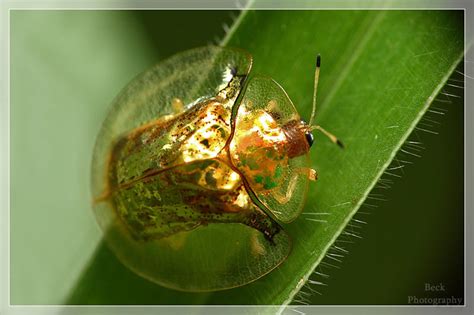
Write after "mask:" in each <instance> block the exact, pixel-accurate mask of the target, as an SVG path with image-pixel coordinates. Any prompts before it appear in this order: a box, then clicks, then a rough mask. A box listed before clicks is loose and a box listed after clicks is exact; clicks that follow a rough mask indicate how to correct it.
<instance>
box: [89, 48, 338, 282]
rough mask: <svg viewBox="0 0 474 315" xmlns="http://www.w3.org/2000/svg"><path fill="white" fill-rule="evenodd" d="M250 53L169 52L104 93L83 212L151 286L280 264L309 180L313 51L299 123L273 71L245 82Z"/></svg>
mask: <svg viewBox="0 0 474 315" xmlns="http://www.w3.org/2000/svg"><path fill="white" fill-rule="evenodd" d="M251 65H252V57H251V55H250V54H249V53H247V52H245V51H243V50H239V49H230V48H222V47H214V46H208V47H202V48H196V49H192V50H189V51H185V52H182V53H179V54H177V55H174V56H172V57H170V58H168V59H166V60H165V61H163V62H161V63H159V64H158V65H156V66H154V67H152V68H151V69H149V70H147V71H145V72H144V73H143V74H141V75H139V76H138V77H136V78H135V79H134V80H132V82H130V83H129V84H128V85H127V86H126V87H125V88H124V89H123V90H122V92H121V93H120V94H119V95H118V96H117V97H116V99H115V100H114V101H113V104H112V109H111V111H110V112H109V114H108V116H107V118H106V119H105V121H104V123H103V125H102V129H101V131H100V132H99V135H98V137H97V141H96V145H95V149H94V154H93V163H92V193H93V197H94V202H93V204H94V212H95V214H96V218H97V220H98V222H99V225H100V226H101V228H102V229H103V230H104V232H105V238H106V240H107V243H108V244H109V246H110V247H111V248H112V250H113V251H114V252H115V254H116V255H117V257H118V258H119V260H120V261H122V263H124V264H125V265H126V266H127V267H129V268H130V269H132V270H133V271H135V272H136V273H137V274H139V275H141V276H143V277H144V278H146V279H148V280H150V281H153V282H155V283H157V284H160V285H162V286H165V287H168V288H173V289H177V290H183V291H215V290H223V289H229V288H233V287H238V286H242V285H245V284H247V283H250V282H252V281H254V280H256V279H258V278H260V277H262V276H263V275H265V274H267V273H269V272H270V271H271V270H273V269H274V268H276V267H277V266H278V265H280V264H281V263H282V262H283V261H284V260H285V259H286V257H287V256H288V254H289V252H290V249H291V240H290V237H289V236H288V234H287V233H286V232H285V231H284V230H283V228H282V225H281V224H282V223H289V222H291V221H293V220H294V219H295V218H297V217H298V215H299V214H300V212H301V211H302V208H303V206H304V202H305V198H306V194H307V191H308V183H309V181H311V180H315V179H316V172H315V170H313V169H312V168H310V167H309V165H310V164H309V154H308V152H309V150H310V148H311V146H312V144H313V135H312V130H315V129H317V130H320V131H322V132H323V133H324V134H325V135H327V136H328V137H329V139H330V140H331V141H333V142H335V143H337V144H339V145H341V146H342V144H341V143H340V141H339V140H337V138H336V137H335V136H333V135H332V134H330V133H328V132H327V131H325V130H324V129H322V128H321V127H319V126H314V125H313V120H314V114H315V107H316V91H317V84H318V81H319V80H318V78H319V71H320V70H319V69H320V57H319V55H318V57H317V62H316V71H315V89H314V95H313V109H312V115H311V118H310V120H309V123H306V122H305V121H304V120H302V119H301V117H300V116H299V114H298V112H297V110H296V108H295V107H294V105H293V104H292V102H291V100H290V99H289V97H288V95H287V94H286V92H285V91H284V90H283V88H282V87H281V86H280V85H279V84H278V83H276V82H275V81H274V80H273V79H271V78H268V77H265V76H259V75H256V76H254V77H252V78H251V79H248V76H249V73H250V69H251Z"/></svg>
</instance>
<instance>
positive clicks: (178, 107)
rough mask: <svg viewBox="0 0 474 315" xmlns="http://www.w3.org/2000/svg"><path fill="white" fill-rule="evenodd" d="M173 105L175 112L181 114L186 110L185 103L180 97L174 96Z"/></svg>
mask: <svg viewBox="0 0 474 315" xmlns="http://www.w3.org/2000/svg"><path fill="white" fill-rule="evenodd" d="M171 107H172V108H173V111H174V112H175V114H179V113H181V112H183V111H184V103H183V101H182V100H181V99H179V98H173V100H172V101H171Z"/></svg>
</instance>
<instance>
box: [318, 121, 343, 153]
mask: <svg viewBox="0 0 474 315" xmlns="http://www.w3.org/2000/svg"><path fill="white" fill-rule="evenodd" d="M310 130H319V131H321V132H322V133H323V134H324V135H325V136H326V137H328V138H329V140H331V142H332V143H334V144H337V145H338V146H339V147H340V148H341V149H344V144H343V143H342V142H341V140H339V139H338V138H337V137H336V136H335V135H333V134H332V133H330V132H329V131H327V130H326V129H324V128H323V127H321V126H319V125H316V126H311V127H310Z"/></svg>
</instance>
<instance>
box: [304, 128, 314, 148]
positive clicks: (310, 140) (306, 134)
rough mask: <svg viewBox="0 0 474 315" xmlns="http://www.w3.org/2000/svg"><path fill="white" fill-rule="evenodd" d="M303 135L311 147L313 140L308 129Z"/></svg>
mask: <svg viewBox="0 0 474 315" xmlns="http://www.w3.org/2000/svg"><path fill="white" fill-rule="evenodd" d="M305 136H306V141H307V142H308V144H309V147H310V148H311V146H312V145H313V142H314V137H313V134H312V133H311V132H310V131H307V132H306V133H305Z"/></svg>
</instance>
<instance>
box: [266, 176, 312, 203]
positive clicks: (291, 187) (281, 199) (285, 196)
mask: <svg viewBox="0 0 474 315" xmlns="http://www.w3.org/2000/svg"><path fill="white" fill-rule="evenodd" d="M295 171H296V172H295V174H293V176H292V177H291V179H290V182H289V184H288V188H287V189H286V192H282V191H281V190H276V191H274V192H273V193H274V197H275V199H276V201H278V203H280V204H286V203H288V201H290V199H291V197H292V196H293V192H294V191H295V188H296V183H297V181H298V176H300V175H306V176H308V179H309V180H312V181H315V180H316V179H317V178H318V174H317V173H316V170H314V169H312V168H305V167H304V168H303V167H302V168H298V169H296V170H295Z"/></svg>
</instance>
